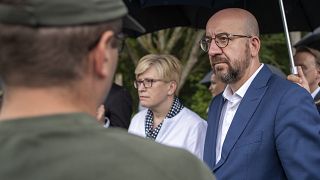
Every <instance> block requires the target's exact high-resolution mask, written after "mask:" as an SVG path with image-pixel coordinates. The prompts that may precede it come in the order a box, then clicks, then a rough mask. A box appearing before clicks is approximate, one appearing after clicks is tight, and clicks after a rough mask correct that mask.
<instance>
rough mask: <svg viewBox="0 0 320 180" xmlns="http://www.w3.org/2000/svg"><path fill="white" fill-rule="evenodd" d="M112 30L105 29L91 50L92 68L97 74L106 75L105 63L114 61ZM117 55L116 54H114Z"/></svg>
mask: <svg viewBox="0 0 320 180" xmlns="http://www.w3.org/2000/svg"><path fill="white" fill-rule="evenodd" d="M113 36H114V32H113V31H105V32H104V33H103V34H102V35H101V38H100V40H99V42H98V44H97V46H96V48H95V49H94V50H93V52H92V53H93V58H92V61H93V62H92V63H93V68H94V71H95V72H96V74H97V75H98V76H106V75H107V73H108V68H107V64H108V63H110V61H116V60H117V59H115V58H117V57H113V56H112V54H114V52H113V51H115V50H114V47H113V46H114V45H113ZM116 56H117V55H116Z"/></svg>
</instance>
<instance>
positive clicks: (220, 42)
mask: <svg viewBox="0 0 320 180" xmlns="http://www.w3.org/2000/svg"><path fill="white" fill-rule="evenodd" d="M251 37H252V36H247V35H238V34H229V33H220V34H217V35H216V36H215V37H214V38H213V37H209V36H204V37H203V38H202V39H201V40H200V47H201V49H202V50H203V51H204V52H208V51H209V48H210V44H211V42H212V39H213V40H214V42H215V43H216V45H217V46H218V47H219V48H225V47H227V46H228V44H229V41H230V40H231V39H235V38H251Z"/></svg>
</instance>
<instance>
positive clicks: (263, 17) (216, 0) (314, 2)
mask: <svg viewBox="0 0 320 180" xmlns="http://www.w3.org/2000/svg"><path fill="white" fill-rule="evenodd" d="M124 2H125V3H126V4H127V6H128V9H129V13H130V14H131V15H132V16H133V17H134V18H135V19H137V20H138V21H139V22H140V23H141V24H142V26H144V27H145V28H146V33H150V32H154V31H157V30H160V29H165V28H172V27H176V26H187V27H193V28H199V29H204V28H205V26H206V23H207V21H208V19H209V18H210V17H211V15H212V14H214V13H215V12H217V11H218V10H220V9H223V8H227V7H238V8H243V9H246V10H248V11H250V12H251V13H252V14H254V15H255V16H256V18H257V20H258V22H259V26H260V29H261V33H278V32H284V28H283V23H282V19H281V13H280V7H279V2H278V0H169V1H168V0H124ZM283 4H284V8H285V12H286V17H287V21H288V22H287V23H288V28H289V30H290V31H313V30H314V29H315V28H316V27H318V26H320V18H319V17H320V12H319V11H318V8H319V7H320V1H319V0H283ZM131 35H133V36H139V35H142V34H137V33H135V34H131Z"/></svg>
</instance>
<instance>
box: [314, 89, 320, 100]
mask: <svg viewBox="0 0 320 180" xmlns="http://www.w3.org/2000/svg"><path fill="white" fill-rule="evenodd" d="M319 100H320V91H319V92H318V94H317V95H316V96H315V97H314V102H317V101H319Z"/></svg>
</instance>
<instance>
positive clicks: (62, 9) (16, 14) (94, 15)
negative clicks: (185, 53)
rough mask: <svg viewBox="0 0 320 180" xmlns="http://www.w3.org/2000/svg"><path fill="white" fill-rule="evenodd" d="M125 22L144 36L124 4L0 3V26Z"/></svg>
mask: <svg viewBox="0 0 320 180" xmlns="http://www.w3.org/2000/svg"><path fill="white" fill-rule="evenodd" d="M118 18H122V19H123V27H124V28H125V29H129V30H133V31H137V32H141V33H143V32H144V31H145V30H144V28H143V27H142V26H141V25H140V24H139V23H138V22H137V21H135V20H134V19H133V18H132V17H130V16H129V15H128V10H127V7H126V6H125V4H124V3H123V2H122V0H25V1H24V2H23V3H20V5H19V6H17V5H12V3H0V23H3V24H14V25H25V26H34V27H43V26H55V27H56V26H70V25H81V24H92V23H99V22H104V21H110V20H114V19H118Z"/></svg>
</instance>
